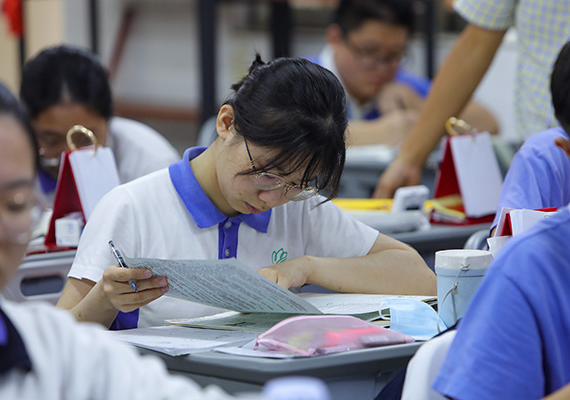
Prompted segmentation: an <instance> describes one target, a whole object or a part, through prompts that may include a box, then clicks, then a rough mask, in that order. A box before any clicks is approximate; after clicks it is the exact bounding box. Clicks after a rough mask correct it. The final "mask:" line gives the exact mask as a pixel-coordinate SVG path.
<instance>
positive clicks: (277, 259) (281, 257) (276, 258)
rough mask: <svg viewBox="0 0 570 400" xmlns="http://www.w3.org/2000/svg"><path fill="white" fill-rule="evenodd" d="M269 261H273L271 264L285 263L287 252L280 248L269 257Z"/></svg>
mask: <svg viewBox="0 0 570 400" xmlns="http://www.w3.org/2000/svg"><path fill="white" fill-rule="evenodd" d="M271 259H272V261H273V264H278V263H281V262H283V261H287V252H286V251H285V250H283V248H280V249H279V250H277V251H274V252H273V254H272V255H271Z"/></svg>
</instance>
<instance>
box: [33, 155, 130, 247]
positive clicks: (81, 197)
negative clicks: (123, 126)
mask: <svg viewBox="0 0 570 400" xmlns="http://www.w3.org/2000/svg"><path fill="white" fill-rule="evenodd" d="M62 158H63V161H62V163H61V167H60V171H59V177H58V181H57V186H56V189H55V198H54V202H53V214H52V217H51V220H50V224H49V228H48V232H47V235H46V238H45V241H44V243H45V245H46V246H57V244H56V236H55V221H56V220H57V219H59V218H62V217H64V216H66V215H68V214H70V213H72V212H77V211H79V212H81V214H82V216H83V221H84V222H87V220H88V219H89V216H90V215H91V212H92V211H93V209H94V208H95V205H96V204H97V202H98V201H99V200H100V199H101V197H103V196H104V195H105V194H106V193H107V192H108V191H109V190H111V189H112V188H114V187H115V186H117V185H118V184H119V174H118V172H117V166H116V164H115V158H114V156H113V153H112V151H111V149H109V148H104V147H102V148H98V149H97V151H94V149H93V148H92V147H91V148H84V149H79V150H74V151H68V152H66V153H65V154H64V155H63V157H62Z"/></svg>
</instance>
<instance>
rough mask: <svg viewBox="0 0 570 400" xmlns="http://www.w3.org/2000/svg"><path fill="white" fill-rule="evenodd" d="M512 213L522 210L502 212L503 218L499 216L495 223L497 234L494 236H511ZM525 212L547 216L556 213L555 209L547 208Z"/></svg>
mask: <svg viewBox="0 0 570 400" xmlns="http://www.w3.org/2000/svg"><path fill="white" fill-rule="evenodd" d="M512 211H522V210H514V209H506V210H505V211H502V213H504V217H503V216H502V215H501V219H500V220H499V222H498V223H497V232H496V233H495V236H513V231H514V229H513V223H512V221H511V212H512ZM527 211H539V212H543V213H547V214H549V213H552V212H556V211H557V208H556V207H547V208H537V209H535V210H527ZM503 219H504V220H503ZM499 229H500V233H499Z"/></svg>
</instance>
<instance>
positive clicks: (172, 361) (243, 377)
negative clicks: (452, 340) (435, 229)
mask: <svg viewBox="0 0 570 400" xmlns="http://www.w3.org/2000/svg"><path fill="white" fill-rule="evenodd" d="M420 345H421V342H416V343H408V344H402V345H394V346H387V347H378V348H373V349H365V350H357V351H351V352H345V353H338V354H329V355H326V356H318V357H309V358H297V359H286V360H275V359H265V358H253V357H243V356H235V355H230V354H223V353H218V352H214V351H207V352H202V353H194V354H190V355H188V356H180V357H172V356H168V355H166V354H163V353H157V352H155V351H151V350H146V349H139V351H140V352H141V353H143V354H145V353H146V354H148V353H152V354H155V355H158V356H159V357H160V358H162V359H163V360H164V361H165V363H166V365H167V367H168V369H169V370H170V371H171V372H173V373H177V374H183V375H186V376H189V377H191V378H192V379H194V380H195V381H196V382H198V383H199V384H200V385H202V386H206V385H208V384H215V385H219V386H220V387H222V388H223V389H224V390H226V391H227V392H230V393H238V392H258V391H259V390H260V389H261V387H262V386H263V385H264V384H265V383H266V382H267V381H269V380H270V379H273V378H278V377H282V376H310V377H316V378H319V379H322V380H323V381H325V383H326V384H327V386H328V387H329V389H330V392H331V394H332V398H333V399H335V400H341V399H343V400H344V399H359V400H366V399H373V398H374V397H375V396H376V395H377V394H378V393H379V392H380V390H381V389H382V387H384V385H385V384H386V383H387V382H388V381H389V380H390V379H391V378H392V377H393V376H394V375H395V374H396V373H397V372H399V371H400V370H401V369H402V368H403V367H404V366H405V365H406V364H407V362H408V360H409V359H410V358H411V357H412V356H413V355H414V353H415V352H416V350H417V349H418V347H419V346H420Z"/></svg>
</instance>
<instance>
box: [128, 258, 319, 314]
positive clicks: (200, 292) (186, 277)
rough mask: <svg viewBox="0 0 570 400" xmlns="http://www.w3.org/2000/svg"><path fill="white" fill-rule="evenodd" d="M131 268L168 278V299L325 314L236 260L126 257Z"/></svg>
mask: <svg viewBox="0 0 570 400" xmlns="http://www.w3.org/2000/svg"><path fill="white" fill-rule="evenodd" d="M125 260H126V262H127V265H128V266H129V267H131V268H148V269H150V270H151V271H152V272H153V275H155V276H166V277H167V278H168V286H169V288H170V290H169V291H168V293H167V294H166V295H167V296H172V297H176V298H179V299H182V300H189V301H194V302H196V303H201V304H206V305H209V306H214V307H219V308H224V309H227V310H233V311H239V312H247V313H286V314H322V312H321V311H319V310H318V309H317V308H315V307H314V306H312V305H311V304H309V303H307V302H306V301H305V300H303V299H301V298H300V297H299V296H297V295H296V294H294V293H292V292H290V291H289V290H286V289H283V288H282V287H281V286H278V285H277V284H275V283H273V282H271V281H270V280H269V279H266V278H264V277H263V276H261V275H260V274H258V273H257V272H255V271H252V270H250V269H248V268H247V267H245V266H244V265H243V264H241V263H240V262H239V261H238V260H237V259H235V258H229V259H225V260H159V259H149V258H128V257H125Z"/></svg>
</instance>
